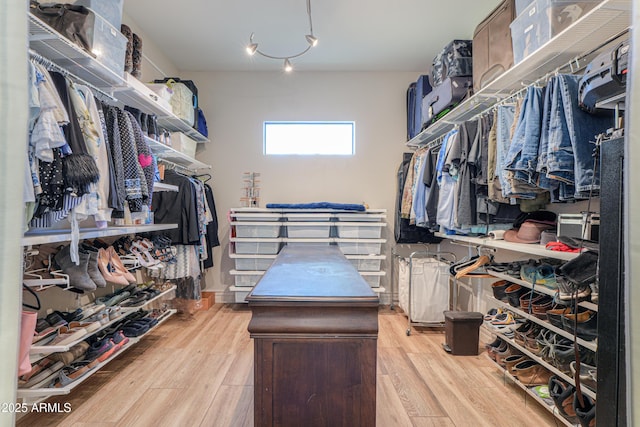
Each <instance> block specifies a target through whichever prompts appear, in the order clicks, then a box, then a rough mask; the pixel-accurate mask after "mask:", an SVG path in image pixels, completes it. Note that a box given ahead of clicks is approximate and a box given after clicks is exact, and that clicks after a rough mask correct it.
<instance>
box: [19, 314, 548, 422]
mask: <svg viewBox="0 0 640 427" xmlns="http://www.w3.org/2000/svg"><path fill="white" fill-rule="evenodd" d="M250 317H251V313H250V311H249V310H248V308H247V307H246V306H245V305H228V304H216V305H214V306H213V307H212V308H211V309H210V310H208V311H204V312H198V313H196V314H195V315H194V316H193V318H191V319H188V320H185V319H178V318H176V319H169V320H168V321H167V322H166V323H164V324H163V325H160V326H159V327H158V328H157V330H155V331H154V332H153V333H151V334H149V335H148V336H147V337H145V339H143V340H142V341H141V342H140V343H138V344H137V345H136V346H133V347H132V348H131V349H129V350H128V351H127V352H125V353H123V354H122V355H120V356H119V357H118V358H116V359H115V360H113V361H112V362H111V363H109V364H108V365H106V366H105V367H104V368H103V369H102V370H101V371H99V372H97V373H96V374H94V375H93V377H91V378H90V379H88V380H87V381H85V382H84V383H83V384H81V385H80V386H79V387H77V388H76V389H75V390H74V391H73V392H72V393H71V394H69V395H67V396H61V397H58V398H54V399H51V400H49V402H60V403H67V402H68V403H70V404H71V408H72V409H71V411H70V412H69V413H55V414H35V413H31V414H29V415H27V416H26V417H24V418H22V419H20V420H19V421H18V423H17V425H18V426H20V427H23V426H24V427H47V426H69V427H89V426H91V427H107V426H109V427H111V426H135V427H146V426H153V427H160V426H171V427H174V426H175V427H192V426H193V427H226V426H233V427H236V426H237V427H250V426H253V343H252V341H251V339H250V338H249V334H248V332H247V325H248V323H249V320H250ZM379 326H380V333H379V339H378V376H377V426H378V427H396V426H397V427H408V426H415V427H427V426H430V427H451V426H456V427H480V426H500V427H505V426H506V427H517V426H522V427H525V426H536V427H539V426H556V425H559V424H558V423H556V422H555V420H554V418H553V417H552V416H551V415H550V414H549V413H548V412H547V411H546V410H545V409H544V408H541V407H540V406H539V405H538V404H537V403H536V402H534V401H532V400H531V399H530V398H528V399H526V398H525V395H524V393H523V392H522V390H520V389H519V388H517V387H516V386H514V385H513V384H510V383H509V380H506V382H505V380H504V378H503V375H502V374H501V373H500V372H499V370H498V369H497V368H496V367H495V365H493V364H492V362H491V361H489V360H488V359H487V357H486V356H485V355H484V354H481V355H479V356H451V355H448V354H446V353H445V352H444V351H443V350H442V342H443V341H444V333H443V332H442V331H441V330H438V329H429V328H424V329H420V330H414V332H413V333H412V334H411V336H409V337H408V336H407V335H406V334H405V330H406V327H407V322H406V317H404V316H403V315H402V314H399V313H397V312H395V311H392V310H389V309H388V308H382V307H381V309H380V315H379Z"/></svg>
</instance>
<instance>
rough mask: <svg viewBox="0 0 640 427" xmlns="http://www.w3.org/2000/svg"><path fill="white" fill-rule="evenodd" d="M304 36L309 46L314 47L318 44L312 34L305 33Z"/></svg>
mask: <svg viewBox="0 0 640 427" xmlns="http://www.w3.org/2000/svg"><path fill="white" fill-rule="evenodd" d="M304 37H305V38H306V39H307V42H308V43H309V45H310V46H311V47H315V46H316V45H317V44H318V39H317V38H315V37H314V36H313V35H312V34H307V35H306V36H304Z"/></svg>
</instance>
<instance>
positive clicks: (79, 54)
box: [28, 13, 125, 92]
mask: <svg viewBox="0 0 640 427" xmlns="http://www.w3.org/2000/svg"><path fill="white" fill-rule="evenodd" d="M28 31H29V47H30V48H31V49H33V50H34V51H35V52H37V53H38V54H40V55H41V56H43V57H45V58H46V59H49V60H50V61H51V62H53V63H55V64H57V65H59V66H60V67H62V68H64V69H66V70H68V71H69V72H71V73H72V74H74V75H75V76H77V77H79V78H81V79H83V80H85V81H86V82H87V83H90V84H92V85H94V86H95V87H97V88H100V89H103V90H104V91H105V92H110V89H111V88H112V87H119V86H123V85H124V84H125V81H124V79H123V74H120V75H118V74H116V73H114V72H113V71H112V70H110V69H109V68H107V67H105V66H104V65H102V64H101V63H100V62H99V61H98V60H96V59H95V58H94V57H92V56H91V55H89V54H88V53H87V52H86V51H85V50H84V49H82V48H81V47H80V46H78V45H76V44H75V43H73V42H72V41H70V40H68V39H66V38H64V37H63V36H62V35H60V34H59V33H58V32H56V31H55V30H54V29H52V28H51V27H49V26H48V25H47V24H45V23H44V22H42V21H41V20H40V19H38V18H37V17H35V16H34V15H33V14H31V13H29V28H28Z"/></svg>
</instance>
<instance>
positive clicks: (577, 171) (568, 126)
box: [540, 74, 614, 200]
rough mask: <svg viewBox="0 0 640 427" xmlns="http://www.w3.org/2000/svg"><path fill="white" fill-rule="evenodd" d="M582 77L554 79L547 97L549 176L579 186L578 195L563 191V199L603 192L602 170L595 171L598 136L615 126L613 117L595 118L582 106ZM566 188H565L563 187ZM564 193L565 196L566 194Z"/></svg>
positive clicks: (547, 169) (545, 142)
mask: <svg viewBox="0 0 640 427" xmlns="http://www.w3.org/2000/svg"><path fill="white" fill-rule="evenodd" d="M579 79H580V78H579V77H578V76H573V75H568V74H561V75H558V76H555V77H553V78H552V79H551V80H550V84H549V86H548V90H551V91H552V93H551V94H550V96H549V97H545V101H547V102H549V101H550V102H551V104H550V106H549V107H548V108H550V113H549V116H548V119H549V125H548V126H549V127H548V129H549V131H548V140H544V141H543V143H544V144H545V145H547V150H546V151H547V158H546V165H542V166H540V168H545V167H546V171H547V173H546V175H547V177H548V178H551V179H555V180H558V181H560V182H563V183H566V184H569V185H572V186H574V187H575V190H574V194H567V193H568V192H567V187H564V191H561V192H560V194H559V198H560V199H561V200H571V199H572V198H574V197H575V198H580V199H581V198H585V197H588V193H589V191H590V190H594V191H598V190H599V189H600V180H599V176H598V171H596V170H594V157H593V155H594V148H595V144H594V141H595V139H596V138H595V137H596V135H598V134H600V133H603V132H605V131H606V130H607V128H609V127H612V126H613V125H614V122H613V115H612V114H601V115H593V114H589V113H587V112H585V111H583V110H582V109H580V107H579V106H578V82H579ZM561 189H562V187H561ZM563 193H564V194H563Z"/></svg>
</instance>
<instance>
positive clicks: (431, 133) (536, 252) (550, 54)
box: [407, 0, 632, 426]
mask: <svg viewBox="0 0 640 427" xmlns="http://www.w3.org/2000/svg"><path fill="white" fill-rule="evenodd" d="M631 15H632V2H631V0H604V1H601V2H599V3H598V4H597V5H595V7H594V8H593V9H592V10H591V11H589V12H588V13H586V14H585V15H584V16H582V17H581V18H580V19H578V20H577V21H576V22H574V23H573V24H572V25H571V26H569V27H568V28H567V29H565V30H564V31H562V32H560V33H559V34H557V35H556V36H555V37H553V38H552V39H551V40H549V41H548V42H547V43H545V44H544V45H543V46H541V47H540V48H539V49H538V50H536V51H535V52H533V53H531V54H530V55H529V56H527V57H526V58H524V59H523V60H522V61H520V62H518V63H517V64H515V65H514V66H513V67H511V68H510V69H508V70H507V71H505V72H504V73H503V74H502V75H500V76H499V77H497V78H496V79H495V80H493V81H492V82H490V83H489V84H487V85H486V86H484V87H483V88H482V89H480V90H479V91H477V92H476V93H474V94H473V95H472V96H471V97H469V98H467V99H466V100H464V101H463V102H461V103H460V104H459V105H458V106H456V107H455V108H454V109H452V111H451V112H450V113H448V114H447V116H446V117H445V120H440V121H438V122H436V123H434V124H433V125H431V126H429V127H428V128H427V129H425V130H423V131H422V132H421V133H420V134H418V135H417V136H416V137H414V138H413V139H411V140H410V141H408V142H407V146H408V147H422V146H426V145H427V144H430V143H432V142H435V141H437V140H438V138H441V137H442V136H443V135H445V134H446V133H447V132H448V131H450V130H451V129H452V128H453V127H454V126H456V125H457V124H461V123H464V122H466V121H467V120H470V119H472V118H474V117H476V116H478V115H479V114H481V113H482V112H484V111H488V110H489V109H490V108H491V107H493V106H494V105H496V104H497V103H498V102H500V101H501V100H502V99H505V98H508V97H509V96H511V94H513V93H515V92H517V91H520V90H522V88H523V86H525V85H527V84H530V82H537V81H539V80H540V79H541V78H544V76H547V75H551V74H552V73H554V72H556V70H558V69H559V68H560V67H564V66H566V65H567V64H572V67H571V69H574V67H573V65H574V64H576V65H577V59H576V58H579V57H581V55H583V54H588V53H590V52H594V51H595V50H597V49H599V48H600V47H602V46H604V45H605V44H606V43H609V42H610V41H611V40H614V39H615V38H616V37H619V36H620V35H621V34H623V33H624V32H625V31H627V30H628V29H629V27H630V24H631ZM580 65H581V66H582V67H584V65H585V64H580ZM578 68H580V67H578ZM601 164H607V165H609V167H607V168H604V167H603V168H601V170H602V171H603V172H602V173H601V185H602V190H601V199H600V202H601V206H607V207H610V206H612V207H614V208H611V209H607V211H606V212H603V215H605V214H606V215H609V221H606V220H605V219H604V217H602V218H601V224H602V226H601V230H600V248H601V253H600V278H601V279H600V288H601V289H600V292H599V293H600V298H599V299H600V312H601V313H599V315H598V333H599V338H598V339H597V340H594V341H587V340H583V339H581V338H578V340H577V343H578V345H579V346H581V347H583V348H586V349H588V350H589V351H593V352H597V354H598V368H600V369H598V390H599V391H600V392H601V393H604V394H603V395H606V396H607V399H606V400H605V399H602V401H601V402H600V405H597V412H598V414H597V415H598V420H599V421H601V422H603V423H606V424H607V425H626V424H625V423H624V419H625V413H626V410H625V406H624V405H625V381H624V378H625V376H624V367H625V362H624V331H623V329H624V319H621V318H620V313H624V310H623V306H624V299H623V294H624V292H623V291H620V288H621V286H620V283H622V282H623V280H621V277H622V275H623V266H621V265H620V261H619V260H620V259H622V258H623V256H622V257H621V255H620V254H622V253H623V252H622V248H621V245H622V243H621V242H622V241H623V237H624V232H623V231H621V229H622V222H621V218H622V217H621V212H620V209H622V208H621V203H620V200H622V195H621V191H620V189H619V188H611V189H607V191H606V194H605V186H604V184H602V180H603V179H604V174H613V175H616V174H620V173H621V172H620V171H621V170H622V162H618V163H616V162H614V161H611V162H607V163H604V160H603V161H602V162H601ZM614 181H615V180H614ZM618 182H622V181H621V179H620V177H618ZM614 190H615V191H614ZM613 194H615V196H612V197H610V198H609V199H608V200H607V201H606V202H605V197H606V196H608V195H613ZM616 209H617V210H616ZM606 227H609V228H610V229H614V230H612V231H610V235H608V234H607V233H603V228H606ZM436 236H438V237H441V238H443V239H445V240H447V241H450V242H455V243H461V244H463V245H467V246H468V247H469V248H470V253H471V250H472V249H473V250H474V251H475V248H478V247H486V248H494V249H495V250H496V252H497V253H500V254H505V255H507V256H512V255H513V254H526V255H528V256H531V257H554V258H557V259H560V260H562V261H569V260H572V259H574V258H575V257H576V256H577V254H572V253H560V252H552V251H548V250H546V249H545V248H544V247H541V246H538V245H531V244H518V243H510V242H505V241H496V240H492V239H486V238H477V237H470V236H458V235H449V234H443V233H436ZM604 239H608V240H609V241H610V244H608V245H606V246H605V244H604V242H603V241H604ZM616 257H617V258H616ZM614 258H615V259H614ZM603 266H604V267H603ZM613 266H617V267H616V268H617V269H614V268H613ZM605 268H606V269H607V271H608V275H607V273H605V271H604V269H605ZM610 270H615V271H610ZM488 274H490V275H492V276H494V277H496V279H497V280H498V279H505V280H508V281H509V282H511V283H516V284H519V285H521V286H523V287H525V288H528V289H533V288H534V286H532V285H531V284H529V283H527V282H526V281H524V280H520V279H518V278H513V277H510V276H508V275H505V274H500V273H496V272H491V271H488ZM605 281H613V282H615V283H611V286H606V285H605V283H604V282H605ZM614 290H615V292H614ZM535 291H536V292H539V293H543V294H546V295H550V296H553V295H555V291H554V290H551V289H547V288H545V287H544V286H541V285H536V286H535ZM607 293H609V295H610V298H606V296H607V295H606V294H607ZM605 300H606V301H605ZM486 302H487V304H488V305H491V306H493V307H498V308H501V309H503V310H509V311H510V312H512V313H513V314H514V315H516V316H517V317H520V318H523V319H527V320H529V321H532V322H535V324H536V325H538V326H541V327H543V328H546V329H547V330H549V331H552V332H553V333H556V334H558V335H560V336H562V337H565V338H569V339H571V340H573V335H572V334H571V333H569V332H567V331H565V330H563V329H561V328H557V327H555V326H554V325H552V324H551V323H549V322H547V321H546V320H542V319H539V318H537V317H535V316H532V315H530V314H529V313H528V312H525V311H524V310H522V309H519V308H517V307H512V306H511V305H509V304H508V303H505V302H503V301H498V300H496V299H494V298H488V299H487V300H486ZM579 306H580V307H582V308H585V309H588V310H592V311H595V312H598V305H596V304H593V303H591V302H587V301H582V302H580V303H579ZM605 324H606V325H605ZM487 329H489V330H491V332H492V334H493V335H494V336H498V337H500V338H501V339H503V340H504V341H505V342H507V343H508V344H509V346H511V347H512V348H514V349H516V350H517V351H518V352H520V353H523V354H525V355H527V356H528V357H529V358H531V359H532V360H535V361H537V362H538V363H540V365H542V366H544V367H545V368H546V369H548V370H549V371H551V372H552V373H554V374H556V375H558V377H560V378H562V379H563V380H565V381H566V382H567V383H569V384H575V382H574V381H573V379H572V378H571V377H570V375H566V374H564V373H562V372H560V371H559V370H558V369H557V368H555V367H554V366H553V365H551V364H549V363H547V362H545V361H544V360H543V359H542V358H541V357H539V356H537V355H536V354H534V353H533V352H531V351H529V350H528V349H527V348H525V347H524V346H522V345H520V344H519V343H518V342H516V341H515V340H514V339H512V338H509V337H508V336H506V335H505V333H504V331H497V330H495V329H494V328H492V327H488V328H487ZM598 344H601V345H602V347H603V348H602V349H600V350H599V349H598ZM604 344H606V345H604ZM496 366H499V365H497V364H496ZM500 369H501V370H502V371H503V372H504V376H505V379H506V378H509V379H510V380H512V381H513V382H514V383H515V384H517V385H518V386H519V387H521V388H523V389H524V390H525V392H526V393H527V396H529V397H531V398H532V400H535V401H537V402H539V403H541V404H542V405H543V406H544V407H545V408H547V409H548V410H549V411H550V412H551V413H553V415H554V416H555V417H556V418H557V419H558V421H559V422H560V423H562V424H564V425H568V426H571V425H573V424H571V422H569V421H567V420H566V419H565V418H564V417H562V415H560V414H559V412H558V410H557V409H555V407H554V406H549V405H548V404H547V402H545V401H544V400H543V399H541V398H540V397H539V396H537V395H536V394H535V393H534V392H533V391H532V390H529V388H528V387H527V386H526V385H524V384H522V383H521V382H519V381H518V380H517V378H515V377H513V375H511V374H510V373H509V372H506V371H505V370H504V368H502V367H500ZM582 390H583V392H584V394H585V395H587V396H589V397H590V398H592V399H594V400H595V399H596V397H597V396H596V393H595V392H594V391H592V390H589V389H587V388H586V387H582ZM609 398H611V401H608V400H609ZM596 404H597V402H596ZM603 425H604V424H603Z"/></svg>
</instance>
